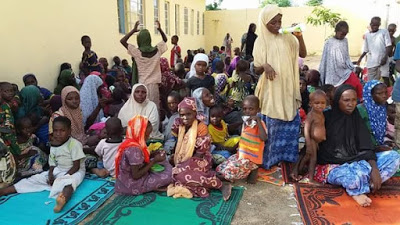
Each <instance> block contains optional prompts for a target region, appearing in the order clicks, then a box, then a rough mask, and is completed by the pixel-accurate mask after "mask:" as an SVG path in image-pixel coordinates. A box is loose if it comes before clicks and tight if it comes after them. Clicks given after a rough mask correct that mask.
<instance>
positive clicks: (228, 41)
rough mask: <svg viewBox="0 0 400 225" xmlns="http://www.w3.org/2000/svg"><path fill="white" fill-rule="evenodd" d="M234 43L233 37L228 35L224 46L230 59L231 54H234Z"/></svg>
mask: <svg viewBox="0 0 400 225" xmlns="http://www.w3.org/2000/svg"><path fill="white" fill-rule="evenodd" d="M232 42H233V39H232V37H231V35H230V34H229V33H227V34H226V36H225V38H224V41H223V43H222V45H223V46H225V52H226V55H227V56H229V57H231V54H232Z"/></svg>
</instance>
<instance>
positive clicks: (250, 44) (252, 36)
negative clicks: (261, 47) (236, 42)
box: [245, 23, 258, 56]
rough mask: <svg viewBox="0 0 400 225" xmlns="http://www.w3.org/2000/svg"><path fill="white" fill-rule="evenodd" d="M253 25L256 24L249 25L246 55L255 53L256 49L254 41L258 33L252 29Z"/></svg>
mask: <svg viewBox="0 0 400 225" xmlns="http://www.w3.org/2000/svg"><path fill="white" fill-rule="evenodd" d="M253 26H255V24H253V23H252V24H250V25H249V29H248V30H247V34H246V43H245V44H246V56H248V55H250V56H252V55H253V49H254V42H255V41H256V39H257V37H258V36H257V34H255V33H254V32H253V30H252V29H251V28H252V27H253Z"/></svg>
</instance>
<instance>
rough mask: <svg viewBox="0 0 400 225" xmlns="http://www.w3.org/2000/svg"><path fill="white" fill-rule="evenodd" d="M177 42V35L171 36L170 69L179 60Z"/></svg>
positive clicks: (179, 49)
mask: <svg viewBox="0 0 400 225" xmlns="http://www.w3.org/2000/svg"><path fill="white" fill-rule="evenodd" d="M178 41H179V37H178V35H174V36H172V38H171V44H173V45H174V47H173V48H172V49H171V60H170V63H171V68H174V66H175V64H176V63H177V61H178V59H180V58H181V47H179V45H178Z"/></svg>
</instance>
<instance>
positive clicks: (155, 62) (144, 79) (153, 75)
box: [120, 21, 168, 108]
mask: <svg viewBox="0 0 400 225" xmlns="http://www.w3.org/2000/svg"><path fill="white" fill-rule="evenodd" d="M156 23H157V30H158V32H160V34H161V37H162V41H161V42H159V43H158V44H157V45H156V46H152V45H151V36H150V32H149V31H148V30H147V29H143V30H141V31H140V32H139V34H138V35H137V45H138V46H137V47H136V46H134V45H132V44H128V39H129V38H130V37H131V36H132V35H133V34H134V33H136V32H138V31H139V30H138V27H139V21H137V22H136V24H135V27H134V28H133V30H131V31H130V32H129V33H127V34H126V35H125V36H124V37H123V38H122V39H121V41H120V42H121V44H122V45H123V46H124V47H125V48H126V49H127V50H128V54H129V55H131V56H132V58H133V59H134V62H135V64H136V67H137V70H138V75H139V83H141V84H144V85H146V87H147V88H148V90H149V92H148V93H147V96H148V97H149V99H150V101H152V102H154V103H155V104H156V105H157V108H160V107H159V106H160V91H159V87H158V86H159V84H160V83H161V69H160V58H161V55H162V54H163V53H164V52H166V51H167V49H168V47H167V43H166V42H167V40H168V39H167V36H166V35H165V33H164V31H163V30H162V29H161V26H160V22H158V21H157V22H156ZM132 69H134V68H132Z"/></svg>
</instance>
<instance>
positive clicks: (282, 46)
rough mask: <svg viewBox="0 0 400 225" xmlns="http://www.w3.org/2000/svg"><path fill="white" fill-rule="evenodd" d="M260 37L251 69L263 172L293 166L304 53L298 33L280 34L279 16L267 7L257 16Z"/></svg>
mask: <svg viewBox="0 0 400 225" xmlns="http://www.w3.org/2000/svg"><path fill="white" fill-rule="evenodd" d="M258 20H259V21H258V22H259V25H258V26H259V28H260V30H261V34H260V37H258V38H257V40H256V42H255V44H254V51H253V56H254V68H255V72H256V74H258V75H261V74H262V75H261V77H260V78H259V81H258V84H257V87H256V90H255V95H256V96H257V97H258V98H259V99H260V108H261V114H262V118H263V120H264V122H265V124H266V125H267V128H268V141H267V142H266V145H265V150H264V162H263V167H264V168H267V169H268V168H271V167H272V166H273V165H276V164H278V163H279V162H281V161H288V162H296V160H297V158H298V141H297V136H298V134H299V132H300V130H299V129H300V117H299V114H298V113H297V111H298V109H299V108H300V105H301V95H300V81H299V77H300V76H299V65H298V62H297V59H298V57H299V56H300V57H302V58H304V57H306V55H307V50H306V47H305V44H304V40H303V37H302V36H301V33H296V34H295V35H292V34H280V33H279V32H278V31H279V29H280V28H281V23H282V13H281V10H280V8H279V7H278V6H276V5H267V6H266V7H265V8H264V9H262V10H261V12H260V16H259V19H258Z"/></svg>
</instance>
